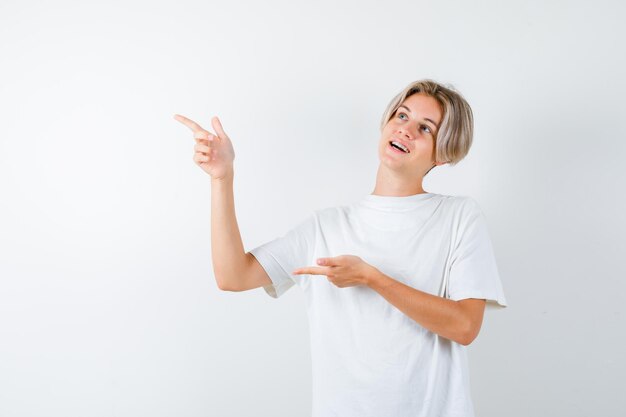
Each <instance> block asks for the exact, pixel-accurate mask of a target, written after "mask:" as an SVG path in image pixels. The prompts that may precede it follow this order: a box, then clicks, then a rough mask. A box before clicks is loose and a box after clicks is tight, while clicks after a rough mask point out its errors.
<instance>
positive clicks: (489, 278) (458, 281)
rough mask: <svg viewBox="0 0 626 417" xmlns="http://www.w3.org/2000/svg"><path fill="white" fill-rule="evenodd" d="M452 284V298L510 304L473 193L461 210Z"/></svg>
mask: <svg viewBox="0 0 626 417" xmlns="http://www.w3.org/2000/svg"><path fill="white" fill-rule="evenodd" d="M448 285H449V286H448V290H449V291H448V293H449V297H450V299H452V300H455V301H458V300H462V299H466V298H480V299H485V300H487V306H490V305H491V306H492V307H497V306H498V305H499V306H501V307H506V306H507V303H506V299H505V297H504V291H503V288H502V282H501V281H500V275H499V273H498V267H497V264H496V259H495V255H494V251H493V246H492V244H491V239H490V237H489V231H488V229H487V222H486V219H485V215H484V214H483V212H482V210H481V208H480V206H479V205H478V203H477V202H476V201H475V200H473V199H471V198H469V197H466V198H465V200H464V202H463V204H462V207H461V210H460V217H459V223H458V233H457V242H456V246H455V248H454V251H453V253H452V260H451V266H450V278H449V284H448ZM496 303H497V304H496Z"/></svg>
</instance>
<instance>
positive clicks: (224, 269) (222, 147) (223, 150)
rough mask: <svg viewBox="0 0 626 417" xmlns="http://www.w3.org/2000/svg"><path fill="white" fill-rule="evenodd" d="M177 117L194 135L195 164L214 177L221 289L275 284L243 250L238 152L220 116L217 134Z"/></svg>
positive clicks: (214, 246) (214, 239)
mask: <svg viewBox="0 0 626 417" xmlns="http://www.w3.org/2000/svg"><path fill="white" fill-rule="evenodd" d="M174 118H175V119H176V120H178V121H179V122H181V123H182V124H184V125H185V126H187V127H188V128H189V129H191V131H192V132H193V134H194V135H193V136H194V138H195V140H196V145H195V147H194V151H195V153H194V156H193V160H194V162H195V163H196V164H197V165H199V166H200V168H202V169H203V170H204V171H205V172H206V173H208V174H209V175H210V176H211V255H212V258H213V272H214V273H215V280H216V281H217V286H218V287H219V288H220V289H221V290H224V291H244V290H249V289H252V288H258V287H261V286H266V285H270V284H271V283H272V281H271V280H270V278H269V276H268V275H267V273H266V272H265V270H264V269H263V267H262V266H261V264H260V263H259V262H258V261H257V260H256V258H255V257H254V255H252V254H251V253H246V252H245V251H244V249H243V242H242V241H241V234H240V233H239V227H238V226H237V218H236V217H235V201H234V193H233V179H234V169H233V161H234V159H235V151H234V149H233V146H232V143H231V141H230V138H229V137H228V135H226V133H225V132H224V129H223V128H222V125H221V123H220V121H219V119H218V118H217V117H214V118H212V119H211V123H212V125H213V128H214V129H215V131H216V132H217V135H213V134H212V133H210V132H208V131H207V130H205V129H203V128H202V127H201V126H200V125H199V124H197V123H196V122H194V121H193V120H190V119H187V118H186V117H184V116H181V115H175V116H174Z"/></svg>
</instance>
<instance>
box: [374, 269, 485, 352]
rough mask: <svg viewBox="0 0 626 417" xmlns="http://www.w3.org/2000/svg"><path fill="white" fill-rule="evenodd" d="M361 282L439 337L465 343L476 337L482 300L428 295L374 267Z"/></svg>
mask: <svg viewBox="0 0 626 417" xmlns="http://www.w3.org/2000/svg"><path fill="white" fill-rule="evenodd" d="M364 284H365V285H366V286H368V287H369V288H371V289H373V290H374V291H376V292H377V293H379V294H380V295H382V296H383V297H384V298H385V299H386V300H387V301H389V302H390V303H391V304H393V305H394V306H395V307H396V308H398V309H399V310H400V311H402V312H403V313H404V314H406V315H407V316H409V317H410V318H412V319H413V320H415V321H416V322H417V323H419V324H420V325H421V326H423V327H425V328H427V329H428V330H430V331H432V332H434V333H437V334H438V335H440V336H442V337H445V338H447V339H451V340H454V341H455V342H457V343H460V344H462V345H465V346H467V345H469V344H470V343H472V341H473V340H474V339H475V338H476V336H478V332H479V331H480V326H481V325H482V321H483V313H484V311H485V300H482V299H476V298H468V299H465V300H459V301H454V300H450V299H447V298H443V297H439V296H436V295H432V294H429V293H426V292H423V291H420V290H417V289H415V288H413V287H410V286H408V285H405V284H403V283H401V282H400V281H397V280H395V279H393V278H391V277H389V276H387V275H385V274H383V273H382V272H380V271H379V270H377V269H372V270H371V272H370V273H369V274H367V275H366V276H365V279H364Z"/></svg>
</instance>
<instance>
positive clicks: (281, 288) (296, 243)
mask: <svg viewBox="0 0 626 417" xmlns="http://www.w3.org/2000/svg"><path fill="white" fill-rule="evenodd" d="M315 233H316V216H315V213H312V214H311V215H309V216H308V217H307V218H306V219H305V220H303V221H302V222H300V223H299V224H297V225H296V226H295V227H293V228H292V229H291V230H289V231H288V232H287V233H285V234H284V235H283V236H281V237H278V238H276V239H274V240H271V241H269V242H267V243H264V244H262V245H260V246H257V247H256V248H254V249H252V250H250V251H249V252H250V253H252V255H253V256H254V257H255V258H256V259H257V261H259V263H260V264H261V266H262V267H263V269H265V272H267V275H268V276H269V277H270V279H271V280H272V284H270V285H267V286H264V287H263V289H264V290H265V292H266V293H267V294H268V295H269V296H270V297H273V298H278V297H280V296H281V295H283V294H284V293H285V292H286V291H287V290H288V289H289V288H291V287H292V286H293V285H294V284H296V281H295V280H297V279H301V278H300V276H299V275H292V273H291V272H292V271H293V270H294V269H297V268H301V267H304V266H307V265H309V262H310V259H311V258H312V256H313V248H314V245H315Z"/></svg>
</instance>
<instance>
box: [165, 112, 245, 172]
mask: <svg viewBox="0 0 626 417" xmlns="http://www.w3.org/2000/svg"><path fill="white" fill-rule="evenodd" d="M174 119H176V120H178V121H179V122H181V123H182V124H184V125H185V126H187V127H188V128H189V129H191V131H192V132H193V137H194V139H195V140H196V145H195V146H194V150H195V153H194V155H193V160H194V162H195V163H196V164H198V165H199V166H200V168H202V169H203V170H204V171H205V172H206V173H207V174H209V175H210V176H211V178H212V179H215V180H217V179H223V178H225V177H226V176H228V175H232V173H233V170H234V169H233V161H234V160H235V150H234V149H233V145H232V143H231V141H230V139H229V138H228V136H227V135H226V133H224V129H222V124H221V123H220V120H219V119H218V118H217V116H215V117H213V118H212V119H211V124H212V125H213V128H214V129H215V131H216V132H217V136H215V135H214V134H212V133H211V132H209V131H207V130H205V129H203V128H202V127H201V126H200V125H199V124H198V123H196V122H194V121H193V120H191V119H187V118H186V117H185V116H181V115H180V114H175V115H174Z"/></svg>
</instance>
